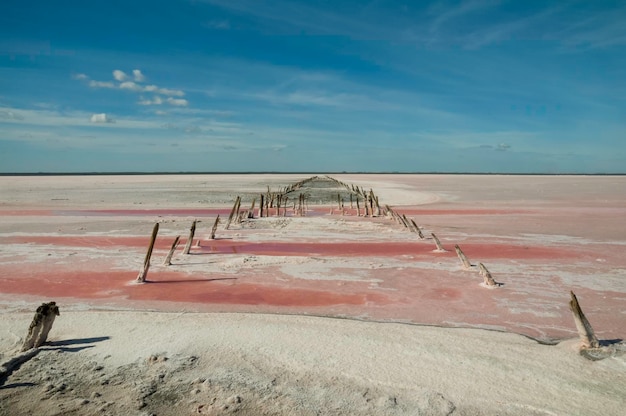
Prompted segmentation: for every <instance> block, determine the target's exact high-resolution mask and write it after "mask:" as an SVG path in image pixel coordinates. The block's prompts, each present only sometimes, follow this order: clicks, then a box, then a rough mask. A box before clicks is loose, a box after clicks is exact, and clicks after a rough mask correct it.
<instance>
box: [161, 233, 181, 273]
mask: <svg viewBox="0 0 626 416" xmlns="http://www.w3.org/2000/svg"><path fill="white" fill-rule="evenodd" d="M179 242H180V236H179V235H177V236H176V239H174V242H173V243H172V247H171V248H170V251H169V253H167V256H166V257H165V260H163V265H164V266H170V265H171V264H172V256H173V255H174V251H176V247H178V243H179Z"/></svg>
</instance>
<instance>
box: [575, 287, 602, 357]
mask: <svg viewBox="0 0 626 416" xmlns="http://www.w3.org/2000/svg"><path fill="white" fill-rule="evenodd" d="M569 293H570V297H571V299H570V301H569V308H570V310H571V311H572V313H573V314H574V323H575V324H576V329H577V330H578V335H579V336H580V343H581V346H580V347H581V348H583V349H584V348H598V347H599V346H600V342H599V341H598V338H596V335H595V333H594V332H593V328H592V327H591V324H590V323H589V321H588V320H587V318H586V317H585V314H584V313H583V310H582V309H581V308H580V304H579V303H578V299H577V298H576V295H575V294H574V292H572V291H570V292H569Z"/></svg>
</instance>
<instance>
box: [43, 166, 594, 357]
mask: <svg viewBox="0 0 626 416" xmlns="http://www.w3.org/2000/svg"><path fill="white" fill-rule="evenodd" d="M316 178H317V177H312V178H308V179H306V180H303V181H300V182H297V183H295V184H292V185H290V186H287V187H285V188H284V189H283V190H282V191H279V192H271V191H270V188H269V187H268V191H267V193H266V194H261V204H260V208H259V216H260V217H263V216H268V213H269V210H270V208H273V207H274V205H275V207H276V215H277V216H279V215H280V212H281V211H280V209H281V207H283V208H284V211H283V213H284V214H283V215H286V204H287V200H288V198H287V196H286V195H287V193H289V192H293V191H295V190H298V189H300V188H301V187H302V185H304V184H306V183H307V182H309V181H312V180H314V179H316ZM327 178H328V179H330V180H332V181H334V182H336V183H337V184H339V185H341V186H344V187H345V188H346V189H347V190H348V191H349V192H350V208H352V207H353V204H352V203H353V200H352V195H357V198H356V205H357V215H358V216H360V206H359V198H358V196H361V197H362V198H363V199H364V201H365V204H364V205H365V212H364V216H366V217H367V216H378V215H380V212H381V210H380V206H379V201H378V197H377V196H376V195H375V194H374V192H373V191H372V190H371V189H370V191H369V192H366V191H365V190H364V189H363V188H362V187H361V188H359V187H358V186H357V187H355V186H354V185H348V184H345V183H343V182H340V181H337V180H336V179H333V178H330V177H327ZM338 205H339V208H340V209H341V211H342V214H343V212H344V206H343V201H342V199H341V195H340V194H338ZM254 206H255V201H254V200H253V201H252V206H251V208H250V209H249V210H248V211H246V212H241V210H240V208H241V197H239V196H237V198H236V200H235V204H234V205H233V208H232V210H231V212H230V215H229V217H228V221H227V223H226V227H225V228H226V229H228V228H229V227H230V225H231V223H232V221H233V220H235V221H237V222H241V221H242V220H243V218H244V217H245V218H254ZM305 206H306V201H305V198H304V194H300V197H299V199H298V206H297V207H296V205H295V204H294V214H298V215H304V213H305V212H306V208H305ZM384 215H385V216H387V217H390V218H392V219H394V220H395V221H396V222H398V223H399V224H402V225H403V226H404V227H405V228H407V229H408V230H410V231H411V232H415V233H417V234H418V236H419V238H420V239H424V238H425V237H424V234H423V232H422V230H421V229H420V227H419V226H418V225H417V223H416V222H415V221H414V220H413V219H409V218H407V217H406V215H405V214H402V215H400V214H399V213H397V212H396V211H394V210H393V209H392V208H391V207H390V206H389V205H385V212H384ZM219 221H220V217H219V215H218V216H217V218H216V219H215V222H214V224H213V227H212V230H211V234H210V238H211V239H214V238H215V233H216V230H217V227H218V224H219ZM196 223H197V221H195V220H194V221H193V223H192V226H191V229H190V232H189V238H188V239H187V243H186V245H185V248H184V249H183V254H189V251H190V249H191V246H192V244H193V239H194V234H195V230H196ZM158 231H159V224H158V223H156V224H155V225H154V228H153V230H152V236H151V239H150V244H149V246H148V251H147V253H146V257H145V259H144V263H143V266H142V268H141V270H140V272H139V274H138V276H137V279H136V282H137V283H144V282H146V276H147V273H148V269H149V267H150V257H151V256H152V250H153V247H154V243H155V241H156V236H157V234H158ZM431 237H432V239H433V241H434V242H435V245H436V250H437V251H440V252H443V251H446V250H445V249H444V247H443V245H442V244H441V241H440V240H439V238H438V237H437V236H436V235H435V233H431ZM179 241H180V236H177V237H176V239H175V240H174V242H173V243H172V246H171V248H170V251H169V252H168V255H167V256H166V258H165V261H164V262H163V264H164V265H166V266H167V265H170V264H171V259H172V256H173V254H174V251H175V250H176V248H177V246H178V243H179ZM198 243H199V242H198ZM454 248H455V251H456V254H457V256H458V257H459V259H460V260H461V263H462V264H463V267H464V268H465V269H471V267H472V264H471V262H470V261H469V259H468V258H467V256H466V255H465V254H464V253H463V250H461V247H459V245H458V244H456V245H455V246H454ZM478 268H479V272H480V274H481V276H482V277H483V283H484V285H485V286H486V287H490V288H496V287H499V286H500V285H501V284H500V283H498V282H496V281H495V280H494V278H493V277H492V275H491V273H490V272H489V270H488V269H487V267H486V266H485V265H484V264H483V263H479V264H478ZM570 298H571V300H570V302H569V306H570V309H571V311H572V313H573V315H574V321H575V324H576V328H577V330H578V333H579V336H580V339H581V344H582V348H586V349H589V348H598V347H599V345H600V344H599V341H598V339H597V338H596V336H595V334H594V331H593V329H592V327H591V324H590V323H589V321H588V320H587V318H586V317H585V315H584V313H583V312H582V309H581V308H580V305H579V303H578V299H577V298H576V295H575V294H574V292H570ZM57 312H58V308H57ZM57 314H58V313H57ZM33 322H34V321H33ZM48 330H49V329H48Z"/></svg>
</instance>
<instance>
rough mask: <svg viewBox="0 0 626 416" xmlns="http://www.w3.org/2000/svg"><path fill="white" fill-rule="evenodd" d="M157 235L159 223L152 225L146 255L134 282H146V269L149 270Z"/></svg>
mask: <svg viewBox="0 0 626 416" xmlns="http://www.w3.org/2000/svg"><path fill="white" fill-rule="evenodd" d="M158 233H159V223H158V222H157V223H156V224H154V228H153V229H152V236H151V237H150V244H149V245H148V252H147V253H146V258H145V259H144V261H143V266H142V267H141V270H140V271H139V274H138V275H137V279H136V281H137V282H138V283H143V282H145V281H146V276H147V275H148V269H149V268H150V257H152V249H153V248H154V243H155V241H156V237H157V234H158Z"/></svg>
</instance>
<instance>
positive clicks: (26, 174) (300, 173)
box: [0, 171, 626, 176]
mask: <svg viewBox="0 0 626 416" xmlns="http://www.w3.org/2000/svg"><path fill="white" fill-rule="evenodd" d="M319 174H324V175H477V176H626V172H625V173H545V172H536V173H522V172H514V173H510V172H509V173H501V172H347V171H345V172H344V171H341V172H334V171H331V172H314V171H310V172H308V171H303V172H275V171H258V172H253V171H250V172H0V176H156V175H319Z"/></svg>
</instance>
